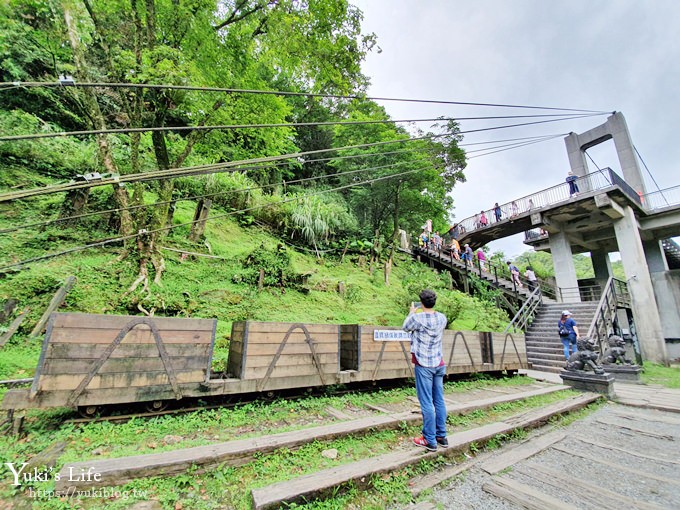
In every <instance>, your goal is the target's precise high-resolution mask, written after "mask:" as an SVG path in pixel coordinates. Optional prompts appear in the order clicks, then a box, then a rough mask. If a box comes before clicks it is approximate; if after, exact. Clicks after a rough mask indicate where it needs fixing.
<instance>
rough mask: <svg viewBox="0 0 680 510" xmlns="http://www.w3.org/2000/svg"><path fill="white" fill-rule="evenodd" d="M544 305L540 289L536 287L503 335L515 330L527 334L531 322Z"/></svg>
mask: <svg viewBox="0 0 680 510" xmlns="http://www.w3.org/2000/svg"><path fill="white" fill-rule="evenodd" d="M542 303H543V299H542V297H541V290H540V288H538V287H536V288H535V289H534V291H533V292H532V293H531V294H529V297H528V298H527V300H526V301H525V302H524V304H523V305H522V307H521V308H520V309H519V310H518V311H517V313H516V314H515V316H514V317H513V318H512V320H511V321H510V324H508V326H507V327H506V328H505V331H503V333H508V332H510V331H514V330H518V329H519V330H520V331H524V332H526V330H527V329H528V327H529V325H530V324H531V322H532V321H533V320H534V317H535V316H536V313H537V312H538V309H539V307H540V306H541V304H542Z"/></svg>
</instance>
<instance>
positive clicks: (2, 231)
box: [0, 161, 413, 234]
mask: <svg viewBox="0 0 680 510" xmlns="http://www.w3.org/2000/svg"><path fill="white" fill-rule="evenodd" d="M412 163H413V161H399V162H397V163H391V164H389V165H381V166H375V167H369V168H360V169H357V170H349V171H346V172H336V173H333V174H324V175H317V176H314V177H304V178H300V179H292V180H290V181H285V180H284V181H282V182H277V183H274V184H263V185H261V186H251V187H248V188H236V189H230V190H226V191H216V192H215V193H205V194H203V195H194V196H190V197H180V198H175V199H172V200H162V201H158V202H153V203H150V204H139V205H131V206H128V207H116V208H113V209H104V210H101V211H91V212H87V213H83V214H76V215H73V216H65V217H63V218H55V219H53V220H45V221H39V222H35V223H26V224H24V225H17V226H15V227H10V228H4V229H0V234H7V233H10V232H16V231H18V230H24V229H27V228H33V227H43V226H47V225H52V224H54V223H63V222H65V221H73V220H79V219H83V218H89V217H92V216H99V215H102V214H109V213H119V212H122V211H135V210H137V209H146V208H149V207H157V206H159V205H167V204H171V203H173V202H186V201H189V200H199V199H201V198H214V197H218V196H222V195H230V194H237V193H244V192H246V191H255V190H259V189H267V188H275V187H277V186H284V187H285V186H289V185H291V184H299V183H302V182H309V181H316V180H319V179H327V178H330V177H340V176H349V175H354V174H357V173H362V172H370V171H374V170H383V169H385V168H393V167H395V166H401V165H406V164H412ZM261 168H267V167H251V168H249V169H248V170H256V169H261Z"/></svg>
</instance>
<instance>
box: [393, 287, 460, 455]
mask: <svg viewBox="0 0 680 510" xmlns="http://www.w3.org/2000/svg"><path fill="white" fill-rule="evenodd" d="M420 302H421V303H422V308H423V312H422V313H415V312H416V307H415V306H414V305H413V304H412V305H411V309H410V313H409V315H408V317H406V320H405V321H404V325H403V326H402V329H403V330H404V331H406V332H407V333H410V334H411V359H412V361H413V364H414V365H415V374H416V394H417V395H418V402H419V403H420V410H421V412H422V414H423V435H422V436H421V437H416V438H414V439H413V442H414V443H415V444H417V445H418V446H422V447H424V448H425V449H427V450H428V451H430V452H434V451H436V450H437V445H439V446H441V447H442V448H446V447H448V446H449V442H448V440H447V439H446V403H445V402H444V375H445V374H446V365H445V364H444V358H443V355H442V336H443V334H444V328H446V323H447V320H446V316H445V315H444V314H443V313H440V312H435V311H434V305H435V303H436V302H437V295H436V294H435V293H434V292H433V291H431V290H429V289H425V290H423V291H422V292H421V293H420Z"/></svg>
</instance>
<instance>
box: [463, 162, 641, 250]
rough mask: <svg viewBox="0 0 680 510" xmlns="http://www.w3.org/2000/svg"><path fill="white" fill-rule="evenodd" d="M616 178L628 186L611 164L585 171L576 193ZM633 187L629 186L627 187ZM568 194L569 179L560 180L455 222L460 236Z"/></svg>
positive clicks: (606, 184) (603, 185) (565, 198)
mask: <svg viewBox="0 0 680 510" xmlns="http://www.w3.org/2000/svg"><path fill="white" fill-rule="evenodd" d="M615 180H616V182H617V184H619V185H621V184H620V183H623V185H625V186H627V187H628V188H630V186H628V185H627V184H626V183H625V181H623V179H621V178H620V177H619V176H618V175H616V174H615V173H614V172H613V171H612V170H611V169H610V168H603V169H601V170H598V171H597V172H593V173H590V174H588V175H584V176H583V177H579V178H578V179H576V181H575V182H576V186H577V187H578V189H579V193H586V192H589V191H594V190H598V189H604V188H609V187H611V186H613V185H614V181H615ZM630 189H631V190H632V188H630ZM632 194H633V195H634V196H633V197H632V198H633V199H636V200H637V201H638V202H639V200H640V197H639V196H638V195H637V193H635V192H634V191H633V192H632ZM570 198H571V194H570V187H569V183H567V182H563V183H561V184H557V185H556V186H552V187H550V188H547V189H544V190H541V191H538V192H536V193H532V194H531V195H527V196H524V197H522V198H518V199H516V200H513V201H512V202H507V203H505V204H502V205H499V207H498V209H499V211H497V210H496V208H491V209H487V210H484V211H480V212H479V213H478V214H475V215H474V216H470V217H468V218H465V219H463V220H461V221H459V222H458V223H457V225H458V228H459V231H460V236H461V237H462V236H463V235H464V234H466V233H468V234H469V233H470V232H472V231H474V230H478V229H482V228H486V227H488V226H490V225H493V224H496V223H501V222H505V221H512V220H514V219H515V218H516V217H517V216H519V215H521V214H524V213H528V212H532V211H534V210H536V209H542V208H544V207H546V206H549V205H553V204H557V203H560V202H565V201H568V200H569V199H570Z"/></svg>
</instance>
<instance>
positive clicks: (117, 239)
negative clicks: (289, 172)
mask: <svg viewBox="0 0 680 510" xmlns="http://www.w3.org/2000/svg"><path fill="white" fill-rule="evenodd" d="M426 168H430V167H429V166H424V167H421V168H415V169H412V170H407V171H405V172H400V173H397V174H390V175H385V176H382V177H376V178H373V179H368V180H365V181H361V182H357V183H351V184H346V185H343V186H337V187H335V188H331V189H325V190H320V191H317V192H315V193H306V194H304V195H302V196H297V197H293V198H289V199H286V200H281V201H280V202H277V203H274V204H271V203H270V204H262V205H258V206H253V207H248V208H245V209H241V210H238V211H231V212H228V213H224V214H217V215H215V216H208V217H207V218H206V219H205V221H212V220H217V219H221V218H226V217H228V216H233V215H235V214H242V213H246V212H250V211H254V210H257V209H263V208H265V207H274V206H277V205H281V204H285V203H288V202H295V201H297V200H303V199H304V198H307V197H310V196H315V195H322V194H325V193H331V192H333V191H340V190H343V189H348V188H353V187H357V186H362V185H364V184H372V183H374V182H379V181H384V180H388V179H394V178H396V177H402V176H405V175H409V174H412V173H415V172H419V171H421V170H424V169H426ZM193 223H195V221H194V220H192V221H188V222H185V223H178V224H177V225H169V226H165V227H161V228H157V229H152V230H140V231H139V232H137V233H136V234H129V235H125V236H119V237H114V238H111V239H104V240H101V241H97V242H94V243H91V244H87V245H83V246H76V247H74V248H68V249H66V250H63V251H60V252H56V253H50V254H47V255H41V256H39V257H33V258H30V259H26V260H22V261H20V262H15V263H12V264H7V265H5V266H2V267H0V272H2V271H6V270H7V269H12V268H14V267H20V266H24V265H26V264H31V263H33V262H39V261H42V260H47V259H51V258H55V257H59V256H62V255H67V254H69V253H76V252H80V251H84V250H89V249H91V248H100V247H102V246H106V245H108V244H114V243H120V242H124V241H128V240H130V239H135V238H137V237H139V236H142V235H150V234H155V233H158V232H165V231H169V230H173V229H175V228H180V227H186V226H188V225H191V224H193Z"/></svg>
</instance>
